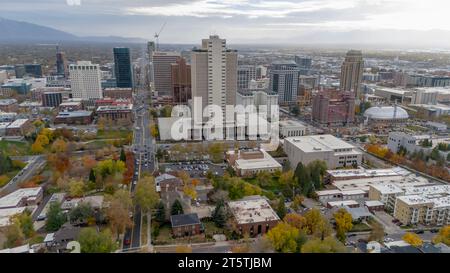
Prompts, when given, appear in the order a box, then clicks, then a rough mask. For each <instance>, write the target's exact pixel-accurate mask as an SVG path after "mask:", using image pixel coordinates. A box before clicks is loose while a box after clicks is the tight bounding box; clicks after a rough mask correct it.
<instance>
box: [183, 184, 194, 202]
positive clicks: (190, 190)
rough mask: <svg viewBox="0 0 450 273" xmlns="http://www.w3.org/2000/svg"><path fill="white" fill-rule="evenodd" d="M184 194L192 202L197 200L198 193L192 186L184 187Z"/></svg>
mask: <svg viewBox="0 0 450 273" xmlns="http://www.w3.org/2000/svg"><path fill="white" fill-rule="evenodd" d="M183 193H184V194H185V195H186V196H189V197H190V198H191V200H194V199H196V198H197V191H196V190H195V187H194V186H193V185H192V184H189V185H185V186H184V187H183Z"/></svg>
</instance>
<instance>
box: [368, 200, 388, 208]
mask: <svg viewBox="0 0 450 273" xmlns="http://www.w3.org/2000/svg"><path fill="white" fill-rule="evenodd" d="M364 205H365V206H366V207H379V206H384V204H383V202H381V201H378V200H368V201H365V202H364Z"/></svg>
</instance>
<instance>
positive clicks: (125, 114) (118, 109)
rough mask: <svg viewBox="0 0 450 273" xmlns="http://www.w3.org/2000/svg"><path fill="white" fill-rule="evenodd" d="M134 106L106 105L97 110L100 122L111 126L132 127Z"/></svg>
mask: <svg viewBox="0 0 450 273" xmlns="http://www.w3.org/2000/svg"><path fill="white" fill-rule="evenodd" d="M132 109H133V105H132V104H126V105H105V106H99V107H98V108H97V111H96V113H97V116H98V119H99V120H104V121H105V122H106V123H107V124H111V125H131V124H132V123H133V110H132Z"/></svg>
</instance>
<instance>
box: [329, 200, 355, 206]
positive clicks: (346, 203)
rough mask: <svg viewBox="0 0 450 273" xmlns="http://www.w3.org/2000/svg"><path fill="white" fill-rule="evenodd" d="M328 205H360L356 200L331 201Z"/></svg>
mask: <svg viewBox="0 0 450 273" xmlns="http://www.w3.org/2000/svg"><path fill="white" fill-rule="evenodd" d="M328 205H329V206H331V207H341V206H359V203H358V202H356V201H355V200H341V201H330V202H328Z"/></svg>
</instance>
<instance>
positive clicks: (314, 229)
mask: <svg viewBox="0 0 450 273" xmlns="http://www.w3.org/2000/svg"><path fill="white" fill-rule="evenodd" d="M304 217H305V220H306V225H305V230H306V232H307V233H308V234H310V235H313V236H315V237H318V238H321V239H322V240H323V239H324V238H325V237H327V236H328V235H330V234H331V227H330V223H329V222H328V221H327V219H326V218H325V217H324V216H323V215H322V214H321V213H320V211H319V210H318V209H315V208H313V209H310V210H308V211H307V212H306V213H305V215H304Z"/></svg>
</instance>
